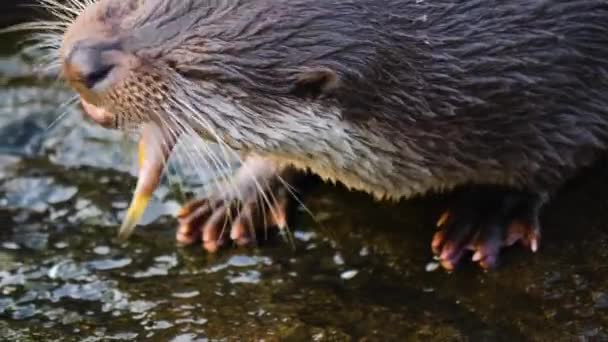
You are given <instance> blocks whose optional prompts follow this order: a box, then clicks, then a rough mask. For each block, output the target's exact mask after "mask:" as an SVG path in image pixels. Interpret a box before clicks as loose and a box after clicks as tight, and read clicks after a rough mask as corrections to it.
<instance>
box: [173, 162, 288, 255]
mask: <svg viewBox="0 0 608 342" xmlns="http://www.w3.org/2000/svg"><path fill="white" fill-rule="evenodd" d="M294 178H295V171H294V170H292V169H291V168H282V167H279V166H278V165H276V164H275V163H274V162H272V161H270V160H268V159H264V158H262V157H257V156H254V157H248V158H247V159H246V160H245V162H244V163H243V165H242V166H241V168H240V169H239V170H238V171H237V172H236V175H235V177H234V178H233V179H232V181H231V182H227V183H226V184H225V185H224V186H223V188H224V191H223V192H222V193H218V194H215V195H214V196H211V197H209V198H205V199H196V200H193V201H191V202H189V203H187V204H186V205H185V206H184V207H183V208H182V209H181V211H180V212H179V213H178V215H177V216H178V220H179V228H178V230H177V241H178V242H179V243H181V244H185V245H188V244H192V243H195V242H197V241H201V242H202V245H203V248H204V249H205V250H207V251H209V252H216V251H217V250H218V249H219V248H220V247H221V246H223V245H224V244H225V243H226V241H228V239H229V240H231V241H233V242H234V243H236V244H237V245H239V246H244V245H250V244H253V243H255V242H256V231H260V229H268V228H271V227H276V228H279V229H283V228H286V226H287V206H288V204H289V199H291V198H292V196H293V195H292V192H291V191H292V190H291V189H288V187H287V184H290V182H292V181H293V180H294Z"/></svg>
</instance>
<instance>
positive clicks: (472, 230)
mask: <svg viewBox="0 0 608 342" xmlns="http://www.w3.org/2000/svg"><path fill="white" fill-rule="evenodd" d="M454 195H455V201H454V202H453V205H452V206H451V207H450V208H449V209H448V210H447V211H446V212H444V214H443V215H441V217H440V218H439V221H438V222H437V226H438V228H439V231H438V232H437V233H436V234H435V236H434V238H433V242H432V249H433V252H434V253H435V254H436V255H437V256H438V257H439V260H440V262H441V265H442V266H443V267H444V268H445V269H446V270H450V271H451V270H453V269H454V268H455V267H456V265H457V264H458V262H459V261H460V260H461V259H462V258H463V256H464V255H465V254H467V252H469V251H472V252H473V256H472V260H473V262H477V263H479V265H480V266H481V267H483V268H484V269H489V268H493V267H494V266H496V264H497V262H498V255H499V253H500V249H501V248H503V247H506V246H511V245H513V244H515V243H516V242H520V243H522V244H523V245H524V246H526V247H528V248H530V249H531V250H532V251H533V252H536V250H537V249H538V244H539V241H540V226H539V222H538V216H539V211H540V208H541V206H542V204H543V202H544V201H543V200H542V197H541V196H539V195H537V194H531V193H528V192H524V191H518V190H514V189H509V188H502V187H475V188H468V189H463V190H460V191H457V192H455V193H454Z"/></svg>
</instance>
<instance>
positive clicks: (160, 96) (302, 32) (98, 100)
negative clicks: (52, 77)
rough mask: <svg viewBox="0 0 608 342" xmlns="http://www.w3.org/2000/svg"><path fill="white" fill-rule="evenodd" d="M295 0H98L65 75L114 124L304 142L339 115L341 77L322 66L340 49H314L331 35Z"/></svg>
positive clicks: (230, 138) (242, 142)
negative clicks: (317, 122) (334, 100)
mask: <svg viewBox="0 0 608 342" xmlns="http://www.w3.org/2000/svg"><path fill="white" fill-rule="evenodd" d="M294 4H295V5H293V4H292V5H291V6H290V5H288V4H286V3H285V2H282V1H281V2H275V1H261V0H260V1H241V0H223V1H222V0H219V1H200V0H99V1H97V2H95V3H93V4H90V5H88V6H86V7H85V9H84V10H83V11H82V12H81V13H80V14H79V15H78V16H77V18H76V19H75V20H74V21H73V23H71V25H70V26H69V28H68V29H67V30H66V33H65V35H64V38H63V42H62V45H61V49H60V59H61V65H62V70H63V75H64V77H65V79H66V80H67V82H68V83H69V84H70V86H71V87H72V88H73V89H74V90H76V91H77V92H78V94H79V95H80V97H81V99H82V103H83V106H84V108H85V110H86V112H87V113H88V114H89V115H90V116H91V117H92V118H93V119H94V120H95V121H96V122H97V123H99V124H102V125H104V126H106V127H110V128H116V129H127V128H132V127H137V126H140V125H141V124H144V123H147V122H155V123H157V124H160V125H163V126H169V127H170V129H169V130H170V131H172V132H173V133H175V134H177V135H179V134H180V133H183V132H185V131H190V130H192V131H194V132H196V133H197V134H199V135H204V136H206V137H208V138H210V139H213V140H222V141H224V142H226V143H228V144H229V145H230V146H231V147H233V148H236V149H248V148H252V149H253V148H254V149H256V150H265V149H266V150H279V149H280V146H281V145H285V146H287V145H292V146H295V145H298V143H297V142H296V141H295V140H293V139H291V140H290V139H289V137H290V136H293V135H301V134H302V133H303V132H299V133H297V134H292V133H293V132H291V131H298V130H300V131H303V128H302V127H306V126H307V125H309V123H310V122H311V121H314V120H311V119H313V118H314V116H316V115H318V112H319V111H322V112H323V113H325V114H328V113H329V112H330V111H331V109H330V107H331V106H329V105H328V103H329V102H328V100H327V99H323V97H324V95H327V94H329V93H330V92H331V90H332V89H335V88H336V87H337V84H338V77H337V73H335V72H334V71H333V70H332V69H331V68H330V67H329V66H328V65H324V64H323V63H315V62H323V60H322V59H320V58H318V57H320V56H322V55H323V54H325V55H327V53H328V52H330V49H335V48H336V46H338V45H336V46H332V45H326V46H324V45H320V46H319V47H320V48H321V49H319V48H311V45H310V44H311V43H312V41H311V40H314V39H319V40H322V39H326V38H321V37H322V35H321V36H319V32H316V33H315V32H314V31H312V32H311V31H309V30H307V27H306V26H307V25H311V24H314V23H312V22H311V19H315V18H313V17H310V14H303V15H301V16H300V15H295V16H294V13H298V11H301V10H303V9H304V8H305V5H306V4H305V1H304V2H298V1H295V2H294ZM298 6H299V7H300V8H298ZM294 7H295V8H294ZM303 13H306V12H303ZM321 19H322V16H321V17H320V19H319V20H321ZM318 24H321V26H320V28H319V27H317V30H323V27H322V24H323V21H319V23H318ZM317 26H319V25H317ZM339 38H340V37H337V39H339ZM334 39H336V38H334ZM346 42H347V41H346ZM341 44H345V43H344V42H343V43H341ZM338 47H339V46H338ZM323 50H326V51H323ZM321 107H323V108H321ZM298 121H300V124H299V123H298ZM304 121H305V122H304ZM323 126H324V129H327V123H326V122H325V123H324V124H323ZM309 128H311V127H309ZM313 129H314V128H313ZM311 139H313V137H311Z"/></svg>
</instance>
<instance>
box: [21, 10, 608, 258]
mask: <svg viewBox="0 0 608 342" xmlns="http://www.w3.org/2000/svg"><path fill="white" fill-rule="evenodd" d="M42 1H43V3H45V4H46V6H47V7H52V6H55V9H61V8H63V9H65V8H68V9H69V10H68V11H64V12H61V11H59V12H61V13H68V14H70V13H74V18H73V20H71V19H70V20H69V22H68V23H65V24H64V26H62V27H61V29H60V30H58V32H59V33H60V34H61V35H62V38H61V40H60V41H54V42H55V43H57V42H58V43H57V44H55V45H53V44H47V45H53V46H54V47H56V48H57V50H56V51H57V65H58V66H59V67H60V69H61V73H62V76H63V77H64V78H65V80H66V81H67V83H68V84H69V85H70V86H71V87H72V88H73V89H74V90H75V91H76V92H77V93H78V95H79V96H80V98H81V100H82V103H83V106H84V109H85V111H86V112H87V113H88V114H89V116H90V117H91V118H93V119H94V120H95V121H96V122H98V123H100V124H102V125H104V126H105V127H108V128H111V129H124V130H130V129H137V128H141V127H144V133H143V134H142V142H144V143H142V144H141V145H140V147H142V149H141V151H143V152H145V153H143V152H142V153H143V154H144V155H146V156H147V157H142V164H141V165H149V166H145V167H144V166H142V170H144V171H145V172H143V175H144V176H145V175H149V176H148V178H147V180H145V181H142V183H145V184H144V185H148V190H146V191H145V192H146V193H149V192H150V191H153V188H154V186H155V184H156V182H157V181H158V177H159V174H160V172H159V170H161V169H162V165H163V163H164V161H165V160H166V158H167V156H169V155H170V153H171V149H172V148H173V145H174V143H175V141H178V140H179V138H180V137H181V136H182V135H184V134H196V135H198V136H201V137H204V138H205V139H208V140H210V141H213V142H215V143H217V144H219V146H221V147H222V149H223V150H224V153H228V154H238V155H239V156H241V157H242V166H241V169H240V170H239V171H237V173H236V175H235V177H234V178H233V179H232V180H231V181H230V182H229V183H228V185H227V186H225V187H223V188H222V189H223V191H218V192H217V193H213V194H211V195H210V196H208V198H206V199H199V200H193V201H192V202H190V203H187V204H186V205H185V206H184V208H183V209H182V210H181V212H180V213H178V215H177V217H178V219H179V222H180V226H179V228H178V231H177V240H178V241H179V242H181V243H185V244H192V243H201V244H202V245H203V246H204V248H205V249H206V250H208V251H210V252H214V251H216V250H218V248H219V247H221V246H222V245H225V244H226V242H227V241H233V242H235V243H237V244H239V245H246V244H250V243H253V242H255V236H254V235H253V233H252V231H255V229H254V228H260V227H271V226H274V227H279V228H281V227H284V226H285V224H286V220H287V217H286V213H287V212H286V211H285V208H286V205H287V203H289V201H290V200H293V197H292V196H291V193H292V190H293V189H291V187H290V182H291V180H293V177H295V175H297V174H299V173H301V172H310V173H313V174H316V175H318V176H320V177H322V178H323V179H325V180H327V181H331V182H338V183H341V184H343V185H345V186H346V187H348V188H350V189H353V190H357V191H364V192H367V193H369V194H371V195H373V196H374V197H375V198H377V199H379V200H391V199H392V200H400V199H407V198H412V197H414V196H423V195H425V194H428V193H433V192H450V193H453V194H454V200H453V202H451V203H452V204H451V205H450V206H449V207H448V208H447V210H446V211H445V213H444V214H442V215H441V216H440V217H439V219H438V222H437V226H438V231H437V232H436V233H435V236H434V238H433V240H432V242H431V249H432V251H433V252H434V253H435V254H436V256H437V257H438V258H439V260H440V262H441V265H442V266H443V267H444V268H445V269H447V270H453V269H454V268H455V267H456V266H457V265H459V264H460V261H461V260H462V259H463V258H464V257H465V256H466V255H469V257H470V258H471V259H472V261H473V262H475V263H478V264H479V265H481V266H482V267H483V268H486V269H487V268H492V267H494V266H495V265H496V264H497V263H498V260H499V254H500V251H501V250H502V249H503V248H504V247H506V246H510V245H512V244H514V243H516V242H520V243H522V244H523V245H524V246H527V247H528V248H529V249H531V250H532V251H536V250H537V249H538V248H539V242H540V236H541V230H540V225H539V213H540V211H541V210H542V208H543V207H544V205H545V204H546V203H547V202H548V201H549V200H550V199H551V197H552V196H553V195H554V194H555V193H556V191H557V190H559V189H560V187H561V186H562V185H563V184H564V183H565V182H566V181H567V180H569V179H571V178H573V177H574V176H575V175H576V174H577V172H578V171H579V170H581V169H582V168H585V167H587V166H589V165H591V164H592V163H594V162H595V161H596V160H598V159H599V158H601V157H602V156H604V154H605V152H606V149H607V147H608V2H606V1H604V0H542V1H541V0H484V1H481V0H470V1H457V0H436V1H429V0H415V1H414V0H406V1H404V0H204V1H202V0H99V1H95V2H90V3H89V2H83V3H80V2H79V1H76V0H71V1H70V2H69V4H68V5H65V6H61V5H57V3H56V2H55V1H51V0H42ZM66 17H70V16H69V15H67V16H65V15H64V16H63V17H61V18H66ZM62 21H63V22H65V20H64V19H62ZM32 26H36V25H32ZM32 26H30V28H32ZM38 27H43V28H48V27H49V26H48V25H46V26H45V25H42V24H40V25H38ZM146 127H147V128H146ZM145 132H150V133H145ZM150 146H153V147H154V148H158V147H160V148H161V150H160V152H162V153H149V151H148V149H151V148H152V147H150ZM201 149H202V150H205V151H207V150H206V147H201ZM146 151H148V152H146ZM157 151H158V150H157ZM226 151H229V152H226ZM210 159H211V160H212V162H214V163H218V164H221V163H222V162H223V161H222V160H221V154H220V155H219V156H218V154H216V155H215V158H213V156H210ZM146 162H147V163H148V164H146ZM263 218H264V219H263ZM225 228H226V229H225Z"/></svg>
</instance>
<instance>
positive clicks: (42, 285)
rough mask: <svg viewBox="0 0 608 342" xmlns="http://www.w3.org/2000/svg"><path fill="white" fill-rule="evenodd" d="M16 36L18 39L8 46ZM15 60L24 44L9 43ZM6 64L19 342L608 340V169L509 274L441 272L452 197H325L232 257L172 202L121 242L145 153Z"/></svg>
mask: <svg viewBox="0 0 608 342" xmlns="http://www.w3.org/2000/svg"><path fill="white" fill-rule="evenodd" d="M4 39H6V38H4ZM0 43H1V44H2V46H5V47H6V49H7V51H8V50H9V48H8V46H9V43H10V42H8V41H2V42H0ZM1 58H2V59H1V60H0V99H1V104H0V226H1V227H2V229H0V318H1V320H0V336H2V338H4V339H6V340H20V341H21V340H23V341H27V340H32V341H39V340H59V339H61V340H79V341H82V340H84V341H101V340H104V341H105V340H173V341H191V340H197V339H199V338H200V339H204V338H229V339H236V340H257V339H266V340H294V341H300V340H318V341H325V340H338V341H341V340H360V339H367V340H420V341H427V340H428V341H437V340H450V341H451V340H472V341H484V340H485V341H511V340H517V341H519V340H535V341H547V340H558V341H561V340H575V339H576V340H578V339H580V340H605V339H608V330H607V327H608V292H606V288H608V255H607V254H608V252H607V250H608V248H607V247H608V229H607V228H606V223H607V222H608V211H607V210H606V209H607V207H608V202H607V200H606V195H605V194H606V193H607V190H608V182H606V179H605V174H606V171H607V170H608V165H605V164H602V165H598V166H597V167H596V168H594V169H593V170H589V171H586V173H585V174H584V175H583V176H582V177H580V179H579V180H577V181H575V182H572V184H570V185H568V186H567V187H566V188H565V189H564V190H563V191H562V193H561V194H560V195H559V196H558V198H556V200H555V201H554V202H553V203H552V204H551V205H550V207H549V208H547V210H546V211H545V212H544V214H543V225H544V228H545V230H544V237H543V245H542V247H541V250H540V252H539V253H537V254H535V255H532V254H531V253H529V252H527V251H524V250H523V249H522V248H512V249H511V250H509V251H508V252H507V253H506V254H505V257H504V260H503V265H502V267H501V268H500V269H499V270H497V271H496V272H490V273H483V272H481V271H479V270H478V269H477V268H475V267H473V266H464V267H462V268H461V269H460V270H459V271H458V272H456V273H454V274H451V275H449V274H445V273H444V272H441V271H436V272H427V271H426V269H425V267H426V265H427V263H428V262H429V261H431V254H430V248H429V244H430V243H429V242H430V239H431V236H432V235H433V230H432V227H433V220H434V218H435V217H436V215H437V213H438V212H439V211H440V209H441V208H442V202H443V199H442V198H441V197H433V198H425V199H417V200H412V201H407V202H403V203H399V204H386V203H384V204H379V203H375V202H373V201H371V200H370V199H369V198H368V197H367V196H365V195H362V194H358V193H349V192H347V191H345V190H342V189H339V188H336V187H331V186H329V185H319V186H318V187H316V188H315V189H314V191H313V192H311V193H310V194H309V195H308V196H307V199H306V204H307V205H308V207H309V208H310V209H311V210H312V211H313V212H314V213H315V216H316V220H317V222H313V221H312V220H311V218H310V217H308V216H307V215H306V214H305V213H304V212H299V214H298V216H299V220H297V222H298V224H297V226H296V227H294V229H293V233H294V236H295V248H292V247H291V246H290V244H289V243H286V242H284V241H283V240H281V239H276V240H273V241H270V242H269V243H266V245H265V246H264V248H261V249H258V250H241V249H231V250H228V251H226V252H223V253H220V254H219V255H216V256H210V255H205V254H204V253H203V252H202V251H201V250H200V249H199V248H196V247H192V248H178V247H176V246H175V244H174V240H173V233H174V232H173V229H172V227H173V225H174V224H175V222H174V221H173V219H172V218H171V216H170V215H167V214H170V213H172V212H173V210H175V208H177V207H178V204H179V202H180V201H179V198H178V197H176V196H175V194H174V193H173V192H171V191H169V190H168V188H167V187H165V188H163V189H161V191H159V195H158V198H157V199H156V203H155V206H154V207H153V208H152V210H150V213H149V214H148V216H147V219H146V220H147V223H149V224H147V225H146V226H145V227H144V228H143V229H141V230H140V231H139V232H138V233H137V234H136V236H135V237H134V238H133V239H132V240H131V241H129V242H128V243H123V244H120V243H118V242H117V241H116V240H115V239H114V237H115V234H116V229H117V224H118V223H119V220H120V218H121V217H122V215H123V214H124V210H125V207H126V205H127V201H128V199H129V196H130V194H131V189H132V187H133V185H134V182H135V180H134V178H133V177H132V171H133V170H132V169H133V162H132V160H131V159H132V157H133V146H132V143H128V142H125V139H123V138H122V137H121V136H120V135H118V134H116V133H115V132H108V131H105V130H103V129H101V128H98V127H96V126H95V125H93V124H91V123H89V122H87V121H86V120H84V119H83V118H82V116H81V114H80V113H79V112H78V110H77V109H74V110H73V112H71V113H69V115H68V116H67V117H66V118H65V119H64V120H62V121H61V122H59V123H58V124H57V125H55V126H54V127H53V128H52V129H50V130H48V129H47V127H48V126H49V124H50V123H51V122H52V121H53V120H54V119H55V118H56V116H57V114H58V113H57V112H56V108H57V106H58V105H59V104H60V103H62V102H64V101H66V100H67V99H69V98H70V96H71V94H70V93H69V92H67V91H66V90H65V89H62V88H61V87H59V86H56V85H53V84H52V83H51V82H49V81H48V80H40V79H36V78H34V77H32V75H31V71H30V70H29V68H28V66H27V64H26V63H24V59H23V56H21V55H20V54H18V53H16V52H15V51H8V52H5V53H3V54H2V57H1Z"/></svg>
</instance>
